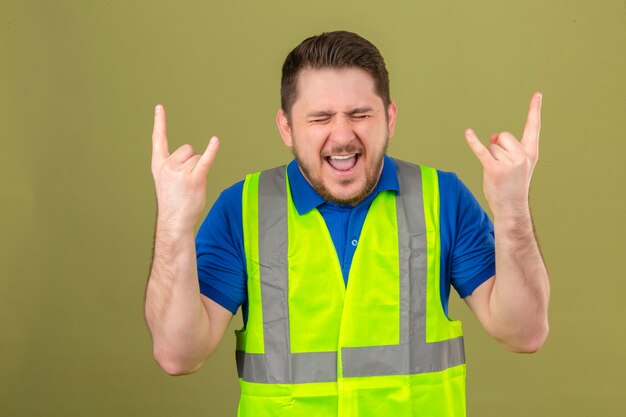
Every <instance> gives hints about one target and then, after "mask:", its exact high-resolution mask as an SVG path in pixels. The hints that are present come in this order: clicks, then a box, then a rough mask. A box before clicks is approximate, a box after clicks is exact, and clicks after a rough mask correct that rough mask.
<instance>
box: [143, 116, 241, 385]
mask: <svg viewBox="0 0 626 417" xmlns="http://www.w3.org/2000/svg"><path fill="white" fill-rule="evenodd" d="M218 147H219V141H218V139H217V137H213V138H211V140H210V141H209V144H208V146H207V148H206V150H205V151H204V153H203V154H202V155H197V154H196V153H195V152H194V151H193V149H192V147H191V146H190V145H183V146H181V147H180V148H178V149H177V150H176V151H174V152H173V153H172V154H170V153H169V150H168V144H167V135H166V126H165V109H164V108H163V106H161V105H158V106H157V107H156V109H155V115H154V130H153V132H152V176H153V178H154V184H155V189H156V197H157V220H156V226H155V233H154V254H153V259H152V266H151V268H150V277H149V278H148V284H147V286H146V294H145V306H144V307H145V316H146V322H147V324H148V328H149V329H150V334H151V335H152V347H153V355H154V358H155V360H156V361H157V362H158V363H159V365H160V366H161V368H163V370H165V371H166V372H167V373H169V374H171V375H182V374H188V373H191V372H194V371H196V370H197V369H199V368H200V367H201V366H202V364H203V363H204V362H205V361H206V359H207V358H208V357H209V355H210V354H211V353H212V352H213V351H214V350H215V348H216V347H217V345H218V344H219V342H220V340H221V339H222V336H223V335H224V331H225V330H226V327H227V326H228V323H229V321H230V319H231V318H232V313H230V311H228V310H226V309H225V308H223V307H221V306H220V305H219V304H217V303H215V302H213V301H211V300H210V299H208V298H206V297H204V296H203V295H201V294H200V290H199V284H198V275H197V266H196V250H195V243H194V225H195V224H196V222H197V221H198V218H199V216H200V214H201V213H202V210H203V209H204V206H205V202H206V177H207V173H208V171H209V168H210V167H211V164H212V163H213V159H214V158H215V155H216V153H217V149H218Z"/></svg>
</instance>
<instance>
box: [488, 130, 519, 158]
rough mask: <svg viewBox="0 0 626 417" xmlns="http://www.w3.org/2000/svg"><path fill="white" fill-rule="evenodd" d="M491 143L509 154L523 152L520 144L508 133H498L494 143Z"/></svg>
mask: <svg viewBox="0 0 626 417" xmlns="http://www.w3.org/2000/svg"><path fill="white" fill-rule="evenodd" d="M492 143H493V144H495V145H498V146H500V147H501V148H502V149H503V150H505V151H506V152H508V153H511V154H516V153H518V152H520V151H522V152H523V150H522V146H521V145H520V142H519V141H518V140H517V138H516V137H515V136H513V134H512V133H510V132H506V131H505V132H500V133H499V134H498V137H497V138H496V140H495V142H492Z"/></svg>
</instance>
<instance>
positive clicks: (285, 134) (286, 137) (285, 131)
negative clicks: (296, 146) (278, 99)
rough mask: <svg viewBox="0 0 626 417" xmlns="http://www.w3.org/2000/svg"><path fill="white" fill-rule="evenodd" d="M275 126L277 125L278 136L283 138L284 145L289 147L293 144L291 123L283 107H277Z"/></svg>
mask: <svg viewBox="0 0 626 417" xmlns="http://www.w3.org/2000/svg"><path fill="white" fill-rule="evenodd" d="M276 126H278V131H279V132H280V137H281V138H283V143H284V144H285V146H286V147H288V148H291V147H292V146H293V141H292V139H291V124H290V123H289V117H288V116H287V113H286V112H285V111H284V110H283V109H278V113H277V114H276Z"/></svg>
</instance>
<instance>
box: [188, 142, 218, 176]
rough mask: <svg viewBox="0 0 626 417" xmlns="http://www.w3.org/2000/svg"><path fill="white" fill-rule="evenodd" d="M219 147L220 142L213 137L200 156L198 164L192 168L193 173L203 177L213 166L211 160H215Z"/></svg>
mask: <svg viewBox="0 0 626 417" xmlns="http://www.w3.org/2000/svg"><path fill="white" fill-rule="evenodd" d="M219 147H220V140H219V138H218V137H217V136H213V137H212V138H211V139H210V140H209V144H208V145H207V147H206V150H205V151H204V153H203V154H202V157H201V158H200V160H199V161H198V164H197V165H196V167H195V168H194V172H197V173H198V175H203V176H205V175H206V174H207V173H208V172H209V169H210V168H211V165H213V160H214V159H215V155H216V154H217V150H218V149H219Z"/></svg>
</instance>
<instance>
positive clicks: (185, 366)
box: [145, 224, 211, 374]
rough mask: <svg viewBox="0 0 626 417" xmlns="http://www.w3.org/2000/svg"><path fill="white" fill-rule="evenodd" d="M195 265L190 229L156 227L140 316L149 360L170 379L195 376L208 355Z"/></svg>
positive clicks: (205, 318)
mask: <svg viewBox="0 0 626 417" xmlns="http://www.w3.org/2000/svg"><path fill="white" fill-rule="evenodd" d="M196 265H197V264H196V252H195V244H194V235H193V229H191V230H176V229H174V228H169V227H167V226H165V225H163V224H157V227H156V232H155V242H154V258H153V263H152V267H151V271H150V278H149V280H148V284H147V287H146V299H145V315H146V321H147V323H148V327H149V329H150V333H151V335H152V342H153V353H154V357H155V359H156V360H157V362H158V363H159V365H160V366H161V367H162V368H163V369H164V370H165V371H166V372H168V373H170V374H184V373H190V372H193V371H195V370H196V369H198V368H199V367H200V366H201V365H202V363H204V361H205V360H206V358H207V357H208V356H209V354H210V351H211V344H210V337H209V336H210V333H209V332H210V326H209V317H208V315H207V312H206V310H205V308H204V306H203V305H202V300H201V296H200V291H199V284H198V277H197V266H196Z"/></svg>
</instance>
